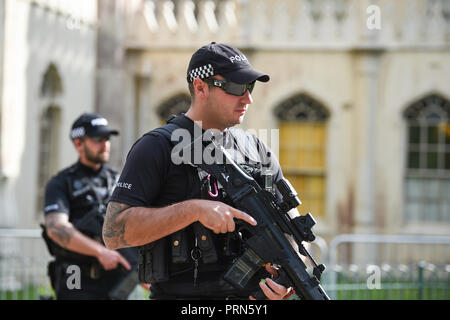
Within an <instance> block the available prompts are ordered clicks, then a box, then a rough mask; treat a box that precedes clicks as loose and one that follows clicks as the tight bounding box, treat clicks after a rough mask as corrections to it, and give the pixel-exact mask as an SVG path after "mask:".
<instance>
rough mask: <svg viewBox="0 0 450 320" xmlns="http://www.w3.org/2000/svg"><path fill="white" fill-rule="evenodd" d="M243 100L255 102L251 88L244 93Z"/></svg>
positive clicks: (249, 102)
mask: <svg viewBox="0 0 450 320" xmlns="http://www.w3.org/2000/svg"><path fill="white" fill-rule="evenodd" d="M242 102H244V103H245V104H251V103H253V98H252V94H251V93H250V91H249V90H247V91H245V93H244V95H243V96H242Z"/></svg>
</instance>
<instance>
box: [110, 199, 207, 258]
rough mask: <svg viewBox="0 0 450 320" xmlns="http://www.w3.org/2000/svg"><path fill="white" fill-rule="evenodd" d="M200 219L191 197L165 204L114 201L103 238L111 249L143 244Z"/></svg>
mask: <svg viewBox="0 0 450 320" xmlns="http://www.w3.org/2000/svg"><path fill="white" fill-rule="evenodd" d="M197 220H198V217H197V215H196V213H195V210H194V209H193V206H192V203H191V200H187V201H183V202H179V203H176V204H173V205H170V206H167V207H163V208H145V207H130V206H128V205H125V204H122V203H118V202H114V201H111V202H110V203H109V204H108V209H107V211H106V219H105V223H104V225H103V240H104V241H105V244H106V246H107V247H108V248H109V249H118V248H124V247H134V246H140V245H144V244H147V243H150V242H153V241H156V240H158V239H160V238H162V237H165V236H167V235H169V234H172V233H174V232H176V231H178V230H181V229H183V228H185V227H187V226H188V225H190V224H191V223H193V222H195V221H197Z"/></svg>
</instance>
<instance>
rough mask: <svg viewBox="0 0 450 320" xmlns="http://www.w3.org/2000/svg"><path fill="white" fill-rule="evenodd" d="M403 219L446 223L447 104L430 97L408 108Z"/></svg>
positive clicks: (449, 179)
mask: <svg viewBox="0 0 450 320" xmlns="http://www.w3.org/2000/svg"><path fill="white" fill-rule="evenodd" d="M404 117H405V120H406V122H407V157H406V160H407V163H406V171H405V172H406V177H405V187H406V189H405V195H406V197H405V218H406V221H408V222H411V221H415V222H450V197H449V195H450V125H449V119H450V102H449V101H448V100H446V99H444V98H442V97H440V96H438V95H435V94H432V95H429V96H427V97H425V98H423V99H420V100H419V101H417V102H415V103H413V104H412V105H411V106H409V107H408V108H407V109H406V110H405V112H404Z"/></svg>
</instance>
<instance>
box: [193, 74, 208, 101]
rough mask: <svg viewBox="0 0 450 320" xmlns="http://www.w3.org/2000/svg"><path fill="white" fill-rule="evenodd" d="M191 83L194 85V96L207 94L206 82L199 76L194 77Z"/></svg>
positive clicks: (205, 95) (204, 96) (202, 96)
mask: <svg viewBox="0 0 450 320" xmlns="http://www.w3.org/2000/svg"><path fill="white" fill-rule="evenodd" d="M192 85H193V86H194V92H195V96H196V97H200V98H206V97H207V96H208V93H209V88H208V85H207V84H206V82H204V81H202V80H201V79H200V78H195V79H194V81H193V82H192Z"/></svg>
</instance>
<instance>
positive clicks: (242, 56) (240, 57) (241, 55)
mask: <svg viewBox="0 0 450 320" xmlns="http://www.w3.org/2000/svg"><path fill="white" fill-rule="evenodd" d="M235 60H236V61H245V60H247V58H246V57H245V56H244V55H243V54H240V55H235V56H234V57H230V61H231V63H234V61H235Z"/></svg>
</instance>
